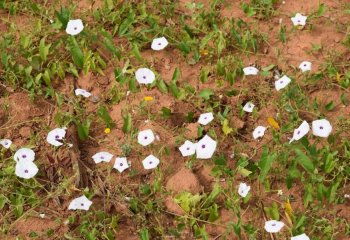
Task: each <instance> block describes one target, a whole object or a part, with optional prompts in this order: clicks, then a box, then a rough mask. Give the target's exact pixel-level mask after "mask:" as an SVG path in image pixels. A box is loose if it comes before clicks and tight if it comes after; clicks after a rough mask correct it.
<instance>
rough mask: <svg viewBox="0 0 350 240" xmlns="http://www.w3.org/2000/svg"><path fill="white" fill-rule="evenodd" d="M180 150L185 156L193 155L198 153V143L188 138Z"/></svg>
mask: <svg viewBox="0 0 350 240" xmlns="http://www.w3.org/2000/svg"><path fill="white" fill-rule="evenodd" d="M179 150H180V152H181V154H182V156H183V157H187V156H191V155H193V154H195V153H196V145H195V144H194V143H193V142H191V141H188V140H186V141H185V143H184V144H182V145H181V146H180V147H179Z"/></svg>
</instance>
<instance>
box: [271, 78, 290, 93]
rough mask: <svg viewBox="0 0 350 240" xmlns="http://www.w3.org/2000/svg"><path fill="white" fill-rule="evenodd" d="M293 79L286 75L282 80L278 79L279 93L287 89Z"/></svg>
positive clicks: (276, 85)
mask: <svg viewBox="0 0 350 240" xmlns="http://www.w3.org/2000/svg"><path fill="white" fill-rule="evenodd" d="M290 81H291V79H290V78H289V77H287V76H286V75H284V76H283V77H281V78H280V79H278V80H277V81H276V82H275V88H276V90H277V91H279V90H281V89H282V88H285V87H287V85H288V84H289V83H290Z"/></svg>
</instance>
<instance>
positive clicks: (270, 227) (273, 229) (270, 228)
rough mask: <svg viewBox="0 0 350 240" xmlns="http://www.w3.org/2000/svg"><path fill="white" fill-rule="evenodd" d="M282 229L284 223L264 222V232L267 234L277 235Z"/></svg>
mask: <svg viewBox="0 0 350 240" xmlns="http://www.w3.org/2000/svg"><path fill="white" fill-rule="evenodd" d="M283 227H284V223H283V222H280V221H276V220H270V221H267V222H265V230H266V231H267V232H269V233H277V232H279V231H281V229H282V228H283Z"/></svg>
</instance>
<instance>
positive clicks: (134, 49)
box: [132, 43, 142, 62]
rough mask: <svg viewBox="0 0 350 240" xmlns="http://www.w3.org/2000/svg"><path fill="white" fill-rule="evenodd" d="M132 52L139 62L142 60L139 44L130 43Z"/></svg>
mask: <svg viewBox="0 0 350 240" xmlns="http://www.w3.org/2000/svg"><path fill="white" fill-rule="evenodd" d="M132 53H133V54H134V56H135V58H136V59H137V60H138V61H139V62H142V56H141V53H140V50H139V46H138V45H137V44H135V43H134V44H133V45H132Z"/></svg>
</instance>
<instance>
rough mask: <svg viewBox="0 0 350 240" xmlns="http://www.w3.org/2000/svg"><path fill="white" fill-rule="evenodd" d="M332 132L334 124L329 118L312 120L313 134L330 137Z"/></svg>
mask: <svg viewBox="0 0 350 240" xmlns="http://www.w3.org/2000/svg"><path fill="white" fill-rule="evenodd" d="M331 132H332V125H331V123H330V122H329V121H328V120H327V119H321V120H315V121H313V122H312V134H313V135H315V136H317V137H323V138H326V137H328V136H329V135H330V134H331Z"/></svg>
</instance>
